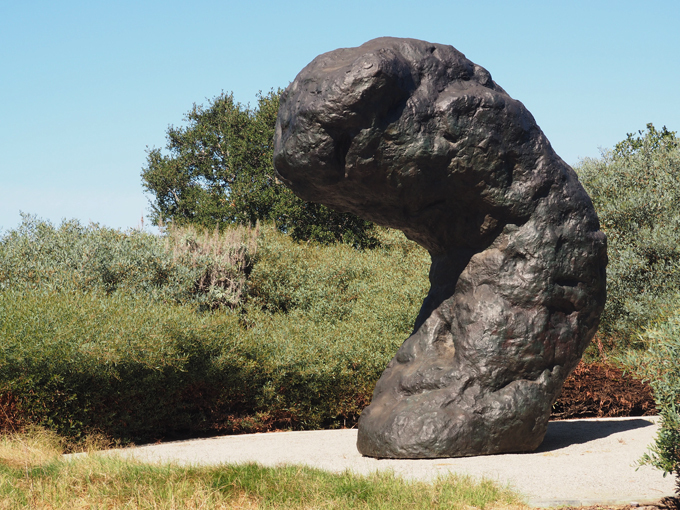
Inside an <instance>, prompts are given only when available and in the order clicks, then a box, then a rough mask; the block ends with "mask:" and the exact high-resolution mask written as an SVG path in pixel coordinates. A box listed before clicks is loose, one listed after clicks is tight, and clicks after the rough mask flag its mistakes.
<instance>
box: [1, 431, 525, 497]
mask: <svg viewBox="0 0 680 510" xmlns="http://www.w3.org/2000/svg"><path fill="white" fill-rule="evenodd" d="M60 441H61V440H60V439H59V438H58V436H56V435H55V434H54V433H52V432H48V431H45V430H44V429H33V430H32V431H30V432H27V433H23V434H11V435H4V436H1V437H0V508H2V509H10V508H35V509H43V508H45V509H46V508H50V509H61V508H63V509H79V508H106V509H116V508H130V509H134V508H154V509H175V508H176V509H180V508H181V509H194V508H195V509H198V508H201V509H213V508H296V509H297V508H348V509H349V508H352V509H354V508H384V509H390V508H395V509H397V508H398V509H402V508H411V509H415V508H423V509H425V508H427V509H431V508H470V507H474V508H482V509H483V508H499V507H503V508H508V507H515V508H519V507H523V506H524V505H523V504H522V503H521V500H520V499H519V497H518V496H517V495H515V494H514V493H512V492H511V491H509V490H507V489H502V488H499V487H497V486H496V485H494V484H493V483H492V482H489V481H481V482H478V481H475V480H473V479H471V478H468V477H462V476H454V475H451V476H448V477H446V478H440V479H438V480H436V481H435V482H434V483H424V482H407V481H404V480H403V479H401V478H399V477H396V476H395V475H393V474H389V473H387V474H385V473H382V474H380V473H375V474H372V475H369V476H360V475H354V474H352V473H349V472H345V473H342V474H332V473H328V472H325V471H321V470H318V469H311V468H307V467H299V466H286V467H278V468H265V467H261V466H258V465H255V464H245V465H222V466H214V467H180V466H177V465H171V464H163V465H158V464H144V463H141V462H137V461H131V460H122V459H120V458H116V457H114V456H100V455H96V454H95V455H92V454H91V455H87V456H82V457H75V458H73V457H71V458H68V459H67V458H64V457H62V456H61V453H62V450H61V447H60Z"/></svg>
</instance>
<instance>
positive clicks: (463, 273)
mask: <svg viewBox="0 0 680 510" xmlns="http://www.w3.org/2000/svg"><path fill="white" fill-rule="evenodd" d="M274 166H275V168H276V171H277V173H278V175H279V177H280V179H281V180H282V181H283V182H284V183H285V184H286V185H287V186H289V187H290V188H291V189H292V190H293V191H294V192H295V193H296V194H298V195H299V196H300V197H301V198H303V199H305V200H309V201H314V202H319V203H322V204H325V205H327V206H329V207H332V208H334V209H337V210H339V211H350V212H352V213H354V214H357V215H358V216H361V217H363V218H366V219H369V220H372V221H374V222H375V223H377V224H380V225H384V226H389V227H393V228H398V229H401V230H402V231H403V232H404V233H405V234H406V236H407V237H408V238H410V239H412V240H414V241H416V242H417V243H419V244H420V245H422V246H424V247H425V248H426V249H427V250H429V252H430V254H431V256H432V267H431V268H430V283H431V289H430V292H429V294H428V295H427V298H426V299H425V301H424V303H423V306H422V309H421V311H420V313H419V315H418V317H417V319H416V321H415V326H414V332H413V334H412V335H411V336H410V337H409V338H408V339H407V340H406V341H405V342H404V344H403V345H402V346H401V348H400V349H399V351H398V352H397V354H396V356H395V357H394V359H392V361H391V362H390V363H389V364H388V366H387V368H386V370H385V372H384V373H383V375H382V377H381V378H380V380H379V381H378V383H377V385H376V388H375V392H374V394H373V400H372V402H371V404H370V406H368V407H367V408H366V409H365V410H364V411H363V413H362V415H361V418H360V420H359V439H358V443H357V447H358V449H359V451H360V452H361V453H362V454H364V455H368V456H372V457H388V458H432V457H458V456H468V455H481V454H492V453H504V452H523V451H532V450H534V449H535V448H537V447H538V446H539V445H540V443H541V441H542V440H543V437H544V435H545V432H546V429H547V423H548V417H549V415H550V409H551V406H552V404H553V402H554V401H555V399H556V398H557V396H558V394H559V392H560V390H561V388H562V384H563V382H564V380H565V378H566V377H567V375H568V374H569V373H570V372H571V371H572V369H573V368H574V367H575V366H576V364H577V363H578V360H579V359H580V357H581V355H582V354H583V351H584V349H585V348H586V346H587V345H588V343H589V342H590V340H591V338H592V336H593V334H594V333H595V331H596V329H597V326H598V322H599V317H600V314H601V312H602V309H603V307H604V302H605V267H606V264H607V255H606V238H605V236H604V234H603V233H602V232H600V230H599V222H598V219H597V215H596V214H595V211H594V209H593V206H592V203H591V201H590V198H589V197H588V195H587V194H586V192H585V191H584V190H583V188H582V187H581V185H580V184H579V182H578V179H577V177H576V174H575V173H574V171H573V170H572V169H571V168H570V167H569V166H568V165H567V164H566V163H565V162H564V161H562V159H560V157H559V156H557V154H555V152H554V151H553V149H552V147H551V146H550V143H549V142H548V140H547V139H546V137H545V135H544V134H543V132H542V131H541V130H540V128H539V127H538V126H537V125H536V122H535V121H534V118H533V117H532V115H531V114H530V113H529V111H528V110H527V109H526V108H525V107H524V105H522V103H520V102H519V101H516V100H514V99H512V98H511V97H510V96H508V94H507V93H506V92H505V91H504V90H503V89H502V88H501V87H499V86H498V85H497V84H496V83H495V82H494V81H493V80H492V79H491V76H490V75H489V73H488V72H487V71H486V70H485V69H483V68H481V67H480V66H478V65H476V64H474V63H472V62H470V61H469V60H467V59H466V58H465V56H464V55H463V54H462V53H460V52H458V51H457V50H456V49H454V48H453V47H451V46H444V45H439V44H431V43H427V42H424V41H417V40H413V39H395V38H380V39H375V40H373V41H369V42H368V43H366V44H364V45H362V46H360V47H358V48H347V49H339V50H335V51H332V52H329V53H325V54H323V55H320V56H318V57H317V58H315V59H314V60H313V61H312V62H311V63H310V64H309V65H308V66H307V67H305V68H304V69H303V70H302V71H301V72H300V74H299V75H298V76H297V77H296V78H295V81H294V82H293V83H292V84H291V85H290V86H289V87H288V88H287V90H286V91H285V92H284V94H283V96H282V98H281V107H280V109H279V116H278V121H277V125H276V136H275V149H274Z"/></svg>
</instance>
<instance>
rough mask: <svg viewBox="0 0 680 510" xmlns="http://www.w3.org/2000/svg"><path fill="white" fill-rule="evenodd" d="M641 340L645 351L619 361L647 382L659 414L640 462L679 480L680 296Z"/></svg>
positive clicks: (629, 352) (641, 336)
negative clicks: (652, 437)
mask: <svg viewBox="0 0 680 510" xmlns="http://www.w3.org/2000/svg"><path fill="white" fill-rule="evenodd" d="M640 339H641V341H642V343H643V345H644V346H645V347H646V348H647V350H646V351H642V352H641V351H636V350H630V351H627V352H626V353H625V354H623V355H621V359H622V361H623V362H624V364H625V365H626V366H628V367H630V368H631V369H632V371H633V372H634V373H636V374H637V375H638V376H639V377H641V378H644V379H646V380H648V381H649V383H650V385H651V387H652V389H653V390H654V399H655V401H656V405H657V408H658V409H659V411H660V414H661V428H660V430H659V433H658V435H657V437H656V441H655V444H654V445H653V446H652V447H651V448H650V453H649V454H647V455H645V456H644V457H643V459H642V462H643V463H645V464H651V465H653V466H654V467H656V468H659V469H661V470H663V471H664V473H674V474H675V475H677V476H678V477H680V296H679V297H677V298H676V301H675V307H674V309H673V310H672V311H670V312H666V314H663V315H662V316H661V317H660V318H659V319H657V322H656V324H654V325H653V326H651V327H649V328H648V329H647V330H646V331H645V332H644V333H643V334H642V335H640ZM678 482H679V483H680V478H679V480H678ZM678 488H679V489H680V485H679V486H678Z"/></svg>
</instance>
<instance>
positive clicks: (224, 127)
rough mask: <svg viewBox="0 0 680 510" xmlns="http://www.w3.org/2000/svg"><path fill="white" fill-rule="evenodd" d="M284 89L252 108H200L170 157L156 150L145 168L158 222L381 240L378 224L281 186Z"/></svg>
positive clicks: (230, 100) (220, 103)
mask: <svg viewBox="0 0 680 510" xmlns="http://www.w3.org/2000/svg"><path fill="white" fill-rule="evenodd" d="M280 93H281V91H280V90H279V91H278V92H274V91H270V92H269V93H268V94H261V93H260V94H258V98H257V99H258V100H257V107H256V108H253V109H251V108H250V107H249V106H243V105H241V104H240V103H237V102H235V101H234V97H233V94H225V93H222V94H221V95H219V96H217V97H215V98H214V99H213V100H211V101H210V102H209V103H208V105H207V106H205V107H204V106H203V105H196V104H194V105H193V107H192V109H191V110H190V111H189V112H188V113H187V114H186V115H185V118H184V120H185V122H186V125H185V126H184V127H174V126H170V127H169V128H168V131H167V146H166V148H167V150H168V152H169V153H168V154H163V152H162V151H161V150H160V149H157V148H154V149H150V150H149V151H148V154H147V166H146V167H145V168H144V169H143V170H142V182H143V186H144V188H145V190H146V191H147V192H148V193H150V194H151V195H152V196H153V200H152V201H151V205H152V214H151V219H152V221H154V222H158V221H160V220H162V221H163V222H172V223H175V224H178V225H182V224H194V225H199V226H202V227H208V228H213V227H215V225H225V224H229V223H239V224H250V225H254V224H255V223H256V222H257V221H258V220H259V221H273V222H274V223H275V224H276V226H277V228H278V229H279V230H280V231H282V232H285V233H288V234H290V235H291V236H292V237H293V238H294V239H296V240H315V241H319V242H323V243H330V242H336V241H343V242H347V243H350V244H353V245H355V246H358V247H368V246H371V245H373V244H375V243H376V242H377V240H376V238H375V236H374V235H373V224H372V223H370V222H367V221H364V220H362V219H360V218H357V217H356V216H354V215H352V214H347V213H339V212H336V211H333V210H331V209H328V208H326V207H324V206H322V205H318V204H313V203H308V202H304V201H302V200H300V199H299V198H298V197H297V196H295V195H294V194H293V193H292V192H291V191H290V190H289V189H288V188H286V187H285V186H283V184H281V183H280V182H278V181H277V179H276V176H275V172H274V167H273V163H272V154H273V143H274V126H275V124H276V116H277V113H278V109H279V96H280Z"/></svg>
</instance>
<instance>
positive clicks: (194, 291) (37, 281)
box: [0, 215, 257, 308]
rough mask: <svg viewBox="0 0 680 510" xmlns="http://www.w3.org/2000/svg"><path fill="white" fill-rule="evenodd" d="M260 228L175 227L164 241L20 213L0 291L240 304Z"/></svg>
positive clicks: (2, 258)
mask: <svg viewBox="0 0 680 510" xmlns="http://www.w3.org/2000/svg"><path fill="white" fill-rule="evenodd" d="M256 238H257V229H256V230H250V229H246V228H235V229H231V230H228V231H225V232H222V233H219V232H214V233H212V234H211V233H207V232H202V231H199V230H196V229H195V228H184V229H181V230H180V229H177V228H174V227H171V228H170V229H168V231H167V235H166V236H165V237H164V238H160V237H158V236H154V235H152V234H150V233H148V232H143V231H138V230H129V231H127V232H121V231H119V230H114V229H109V228H106V227H100V226H99V225H96V224H91V225H89V226H87V227H85V226H82V225H81V224H80V223H79V222H78V221H76V220H72V221H65V222H63V223H62V224H61V225H60V226H59V227H58V228H57V227H54V226H53V225H52V224H51V223H49V222H46V221H42V220H39V219H37V218H35V217H32V216H28V215H23V217H22V223H21V225H20V226H19V228H17V229H15V230H10V231H8V232H7V233H6V234H5V235H3V236H2V237H0V290H2V289H27V288H29V289H47V290H51V291H54V290H59V289H64V288H69V289H73V290H79V291H85V292H90V291H99V292H104V293H106V294H111V293H114V292H117V291H123V292H128V293H131V292H134V293H140V294H142V295H145V296H146V298H147V299H153V300H157V301H170V302H175V303H180V304H196V305H200V306H201V307H208V308H219V307H220V306H228V307H235V306H237V305H239V304H240V300H241V294H242V292H243V291H244V286H245V284H246V275H247V273H248V272H249V271H250V269H251V267H252V265H253V263H254V257H255V252H256V247H257V246H256Z"/></svg>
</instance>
